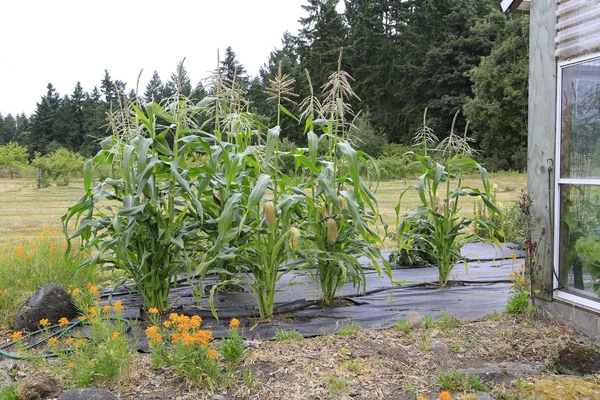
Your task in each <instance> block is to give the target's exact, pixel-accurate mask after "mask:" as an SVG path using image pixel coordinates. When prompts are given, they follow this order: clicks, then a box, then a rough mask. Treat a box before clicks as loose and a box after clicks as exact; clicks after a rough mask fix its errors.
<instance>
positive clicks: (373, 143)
mask: <svg viewBox="0 0 600 400" xmlns="http://www.w3.org/2000/svg"><path fill="white" fill-rule="evenodd" d="M348 135H349V139H348V141H349V142H350V143H352V144H353V145H354V148H355V149H356V150H359V151H362V152H365V153H366V154H368V155H369V156H371V157H373V158H377V157H379V156H380V155H381V154H382V153H383V150H384V148H385V146H386V144H387V143H386V140H385V136H383V134H382V133H381V132H377V131H376V130H375V128H374V127H373V125H371V122H370V115H369V113H365V114H361V115H360V116H358V117H357V118H356V120H355V121H354V122H353V123H352V126H351V127H350V130H349V132H348Z"/></svg>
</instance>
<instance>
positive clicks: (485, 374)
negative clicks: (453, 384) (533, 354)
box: [457, 363, 546, 381]
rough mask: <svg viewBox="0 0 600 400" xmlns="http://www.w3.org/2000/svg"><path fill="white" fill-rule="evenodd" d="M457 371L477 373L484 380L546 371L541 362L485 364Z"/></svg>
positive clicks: (499, 379)
mask: <svg viewBox="0 0 600 400" xmlns="http://www.w3.org/2000/svg"><path fill="white" fill-rule="evenodd" d="M457 371H458V372H462V373H465V374H467V375H478V376H479V377H481V379H483V380H485V381H491V380H493V381H505V380H508V379H513V378H518V377H521V376H530V375H538V374H541V373H542V372H544V371H546V366H545V365H542V364H521V363H502V364H486V365H485V366H484V367H481V368H462V369H459V370H457Z"/></svg>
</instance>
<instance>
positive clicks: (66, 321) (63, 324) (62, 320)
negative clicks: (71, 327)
mask: <svg viewBox="0 0 600 400" xmlns="http://www.w3.org/2000/svg"><path fill="white" fill-rule="evenodd" d="M68 324H69V320H68V319H66V318H65V317H62V318H61V319H59V320H58V325H60V326H65V325H68Z"/></svg>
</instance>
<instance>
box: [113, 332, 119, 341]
mask: <svg viewBox="0 0 600 400" xmlns="http://www.w3.org/2000/svg"><path fill="white" fill-rule="evenodd" d="M119 336H121V332H113V334H112V336H111V338H112V340H115V339H116V338H118V337H119Z"/></svg>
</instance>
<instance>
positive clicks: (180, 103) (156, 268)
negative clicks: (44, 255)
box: [62, 95, 210, 310]
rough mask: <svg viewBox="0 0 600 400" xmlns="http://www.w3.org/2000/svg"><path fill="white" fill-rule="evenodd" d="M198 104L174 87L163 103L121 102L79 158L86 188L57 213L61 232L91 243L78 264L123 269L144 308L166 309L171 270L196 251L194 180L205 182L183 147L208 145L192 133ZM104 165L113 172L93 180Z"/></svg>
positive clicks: (198, 213)
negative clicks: (96, 146)
mask: <svg viewBox="0 0 600 400" xmlns="http://www.w3.org/2000/svg"><path fill="white" fill-rule="evenodd" d="M199 111H200V108H199V107H195V106H193V105H191V104H189V102H188V101H187V100H186V99H185V98H183V97H181V96H179V95H176V96H175V97H174V98H173V99H172V100H171V101H170V102H169V103H168V104H166V105H165V106H164V107H163V106H161V105H159V104H156V103H154V102H153V103H150V104H147V105H146V106H145V107H144V108H143V109H142V108H140V107H138V106H136V105H134V104H132V105H131V106H124V108H123V110H122V111H121V112H119V113H118V114H116V115H115V116H113V117H112V119H111V124H112V127H113V132H115V133H114V134H113V135H112V136H110V137H108V138H106V139H105V140H104V141H102V143H101V145H102V150H101V151H100V152H99V153H98V154H97V155H96V156H95V157H94V158H92V159H91V160H89V161H87V162H86V164H85V166H84V189H85V194H84V195H83V197H82V198H81V199H80V200H79V201H77V202H76V203H75V204H74V205H73V206H71V207H70V208H69V209H68V211H67V213H66V214H65V215H64V216H63V217H62V221H63V227H64V233H65V235H66V236H67V239H68V240H69V241H71V240H73V239H74V238H78V237H79V238H81V239H82V240H83V245H84V247H86V248H89V249H93V251H92V254H93V256H92V257H90V258H89V259H88V260H87V261H86V262H85V263H84V265H93V266H106V267H109V268H114V269H119V270H122V271H123V272H124V273H125V276H127V277H128V278H131V279H132V280H133V284H134V286H135V289H137V291H138V292H139V293H140V295H141V296H142V297H143V299H144V302H145V305H146V307H147V308H151V307H156V308H158V309H160V310H164V309H166V308H167V296H168V294H169V290H170V286H171V283H172V281H173V279H174V277H175V276H176V275H177V274H178V273H180V272H182V270H184V269H185V267H186V266H189V265H190V263H191V262H192V261H193V255H194V254H195V253H202V248H203V245H204V243H203V236H202V235H199V232H200V230H201V227H202V222H203V219H204V206H203V204H202V202H201V201H200V200H199V198H198V195H197V194H198V193H202V190H198V188H197V187H196V186H202V185H203V184H204V183H202V182H203V181H202V182H200V183H198V171H193V170H189V169H186V167H185V160H186V155H189V154H190V153H192V152H194V151H197V150H198V149H208V148H210V143H209V142H208V141H207V140H205V139H206V137H204V138H202V137H200V136H198V135H199V134H200V133H201V130H200V129H199V127H197V126H196V123H195V116H196V115H197V114H198V112H199ZM159 119H160V120H161V121H164V122H165V125H166V126H163V125H161V124H159V123H158V122H157V120H159ZM105 165H108V166H110V168H112V171H113V176H112V177H111V178H107V179H105V180H104V181H102V182H94V183H93V184H92V181H91V176H92V172H93V169H94V168H98V167H101V166H105ZM194 189H195V190H194ZM73 219H74V220H75V225H76V230H75V232H72V233H70V232H69V222H70V221H71V220H73ZM190 249H191V250H190ZM203 265H206V264H203Z"/></svg>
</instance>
